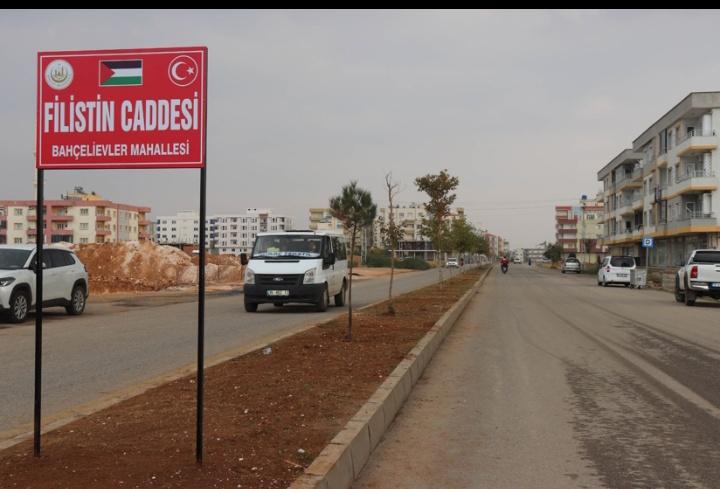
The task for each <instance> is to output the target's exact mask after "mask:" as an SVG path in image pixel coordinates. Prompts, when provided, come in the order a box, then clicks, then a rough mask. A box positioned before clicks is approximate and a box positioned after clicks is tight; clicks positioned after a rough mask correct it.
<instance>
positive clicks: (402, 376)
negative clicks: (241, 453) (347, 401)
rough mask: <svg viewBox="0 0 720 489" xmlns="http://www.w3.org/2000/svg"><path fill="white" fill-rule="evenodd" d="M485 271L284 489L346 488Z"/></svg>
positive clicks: (355, 476) (461, 311)
mask: <svg viewBox="0 0 720 489" xmlns="http://www.w3.org/2000/svg"><path fill="white" fill-rule="evenodd" d="M491 270H492V268H489V269H487V271H486V272H485V274H484V275H483V276H482V277H480V279H478V281H477V282H476V283H475V285H473V286H472V288H471V289H470V290H468V291H467V292H466V293H465V294H464V295H463V296H462V297H461V298H460V300H458V301H457V302H456V303H455V304H454V305H453V306H452V307H451V308H450V309H449V310H447V311H446V312H445V314H443V315H442V317H440V319H438V320H437V322H436V323H435V325H434V326H433V327H432V328H430V330H429V331H428V332H427V334H425V336H423V337H422V338H421V339H420V341H418V343H417V344H416V345H415V347H414V348H413V349H412V350H410V352H409V353H408V354H407V355H406V356H405V358H404V359H403V360H402V361H401V362H400V363H399V364H398V366H397V367H396V368H395V370H393V371H392V373H391V374H390V375H389V376H388V377H387V379H385V382H383V383H382V385H381V386H380V387H378V389H377V390H376V391H375V393H374V394H373V395H372V397H370V399H369V400H368V401H367V403H365V404H364V405H363V406H362V407H361V408H360V410H359V411H358V412H357V413H356V414H355V416H353V418H352V419H351V420H350V421H348V423H347V424H346V425H345V427H344V428H343V429H342V431H340V433H338V434H337V436H335V438H333V439H332V441H330V444H329V445H327V446H326V447H325V448H324V449H323V451H322V452H320V455H318V456H317V458H316V459H315V460H314V461H313V463H312V464H311V465H310V466H309V467H308V468H307V469H305V473H304V474H303V475H301V476H300V477H299V478H298V479H297V480H296V481H295V482H293V484H292V485H291V486H290V488H289V489H311V488H312V489H346V488H348V489H349V488H350V487H351V486H352V483H353V481H354V480H355V479H356V478H357V477H358V475H359V474H360V471H361V470H362V469H363V467H364V466H365V464H366V463H367V461H368V459H369V458H370V454H371V453H372V452H373V450H375V448H376V447H377V445H378V444H379V443H380V440H381V438H382V437H383V435H384V434H385V431H386V430H387V429H388V427H389V426H390V424H391V423H392V421H393V419H395V415H396V414H397V413H398V411H399V410H400V408H401V407H402V405H403V404H404V402H405V400H406V399H407V397H408V396H409V395H410V391H411V390H412V388H413V386H414V385H415V382H417V380H418V379H419V378H420V376H421V375H422V373H423V371H424V370H425V367H426V366H427V365H428V364H429V363H430V360H431V359H432V357H433V355H434V354H435V352H436V351H437V349H438V348H439V346H440V344H441V343H442V342H443V340H444V339H445V337H446V336H447V334H448V332H449V331H450V330H451V329H452V327H453V326H454V325H455V323H456V322H457V320H458V318H459V317H460V315H461V314H462V313H463V311H464V310H465V307H466V306H467V304H468V303H469V302H470V300H471V299H472V298H473V296H474V295H475V294H476V293H477V291H478V290H479V289H480V287H481V286H482V284H483V283H484V282H485V279H486V278H487V276H488V274H489V273H490V271H491Z"/></svg>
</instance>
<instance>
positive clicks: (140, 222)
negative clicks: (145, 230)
mask: <svg viewBox="0 0 720 489" xmlns="http://www.w3.org/2000/svg"><path fill="white" fill-rule="evenodd" d="M152 223H153V222H152V221H149V220H147V219H140V221H138V225H140V226H149V225H151V224H152Z"/></svg>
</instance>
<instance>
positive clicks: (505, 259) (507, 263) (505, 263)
mask: <svg viewBox="0 0 720 489" xmlns="http://www.w3.org/2000/svg"><path fill="white" fill-rule="evenodd" d="M509 266H510V260H508V257H507V256H503V257H502V259H501V260H500V268H502V269H503V271H507V269H508V268H509Z"/></svg>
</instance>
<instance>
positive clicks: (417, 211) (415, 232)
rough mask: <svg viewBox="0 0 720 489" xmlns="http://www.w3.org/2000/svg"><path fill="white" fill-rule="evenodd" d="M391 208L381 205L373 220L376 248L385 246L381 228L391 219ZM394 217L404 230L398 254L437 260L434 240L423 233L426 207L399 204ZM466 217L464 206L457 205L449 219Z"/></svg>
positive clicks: (394, 210)
mask: <svg viewBox="0 0 720 489" xmlns="http://www.w3.org/2000/svg"><path fill="white" fill-rule="evenodd" d="M389 214H390V209H389V208H387V207H381V208H379V209H378V211H377V216H376V217H375V221H374V222H373V233H372V235H373V236H372V238H373V241H372V244H373V246H374V247H376V248H385V244H384V242H383V236H382V233H381V232H380V228H381V227H382V225H383V223H387V222H388V221H389V219H390V216H389ZM393 217H394V219H395V223H396V224H397V225H398V226H399V227H400V228H401V229H402V231H403V239H402V240H400V243H399V244H398V254H399V255H400V256H403V257H417V258H423V259H425V260H435V258H436V255H437V251H436V250H435V249H434V247H433V244H432V241H430V239H429V238H428V237H427V236H424V235H423V234H422V223H423V219H425V218H426V212H425V207H424V206H423V205H422V204H418V203H415V202H412V203H407V204H397V205H395V207H394V208H393ZM463 217H465V210H464V209H463V208H462V207H456V208H454V209H452V210H451V214H450V215H449V216H448V218H447V221H448V222H452V221H454V220H455V219H459V218H463Z"/></svg>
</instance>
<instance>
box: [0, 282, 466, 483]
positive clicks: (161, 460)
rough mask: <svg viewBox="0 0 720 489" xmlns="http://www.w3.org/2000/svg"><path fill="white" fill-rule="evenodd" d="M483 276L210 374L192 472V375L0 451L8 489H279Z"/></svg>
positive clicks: (316, 331)
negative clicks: (39, 450) (198, 459)
mask: <svg viewBox="0 0 720 489" xmlns="http://www.w3.org/2000/svg"><path fill="white" fill-rule="evenodd" d="M479 274H480V271H479V270H474V271H470V272H468V273H466V274H462V275H459V276H458V277H455V278H453V279H451V280H449V281H448V282H446V283H445V284H444V285H442V286H440V285H434V286H430V287H426V288H424V289H420V290H418V291H415V292H411V293H409V294H405V295H403V296H399V297H398V298H397V299H396V301H395V309H396V311H397V313H396V314H395V315H388V314H387V313H386V306H385V305H379V306H376V307H374V308H371V309H367V310H364V311H362V312H359V313H356V315H355V316H354V321H353V322H354V339H353V341H351V342H348V341H344V339H343V338H344V336H345V332H346V324H347V321H346V318H340V319H337V320H335V321H333V322H331V323H328V324H325V325H322V326H318V327H315V328H312V329H310V330H308V331H306V332H303V333H300V334H297V335H295V336H293V337H291V338H288V339H285V340H282V341H279V342H277V343H275V344H273V345H272V351H271V352H269V354H268V353H267V352H263V351H262V350H261V351H255V352H253V353H250V354H247V355H244V356H241V357H238V358H236V359H234V360H231V361H229V362H226V363H223V364H220V365H217V366H215V367H212V368H209V369H207V370H206V377H205V379H206V380H205V382H206V388H205V400H206V404H205V406H206V408H205V458H204V464H203V465H202V466H198V465H197V464H196V463H195V454H194V449H195V392H196V384H195V378H194V377H187V378H183V379H180V380H178V381H175V382H171V383H169V384H166V385H163V386H160V387H158V388H155V389H152V390H150V391H148V392H146V393H144V394H142V395H139V396H137V397H134V398H132V399H129V400H126V401H123V402H121V403H119V404H117V405H115V406H112V407H110V408H108V409H105V410H102V411H99V412H97V413H95V414H93V415H91V416H88V417H86V418H84V419H82V420H79V421H76V422H73V423H71V424H68V425H66V426H64V427H62V428H60V429H58V430H55V431H53V432H51V433H49V434H47V435H45V436H44V439H43V455H42V457H41V458H39V459H35V458H33V456H32V442H31V441H27V442H24V443H22V444H20V445H17V446H15V447H12V448H10V449H7V450H4V451H2V452H0V487H2V488H3V489H6V488H33V489H36V488H53V489H62V488H72V489H75V488H102V489H106V488H146V487H162V488H180V487H182V488H215V487H222V488H263V489H265V488H284V487H288V486H289V485H290V484H291V483H292V481H293V480H294V479H296V478H297V477H298V476H299V475H300V474H301V473H302V471H303V469H304V468H305V467H307V466H308V465H309V464H310V463H311V462H312V460H313V459H314V458H315V457H316V456H317V455H318V454H319V453H320V451H321V450H322V449H323V448H324V447H325V445H326V444H327V443H328V442H329V441H330V440H331V439H332V438H333V437H334V436H335V434H336V433H337V432H338V431H339V430H340V429H341V428H342V427H343V426H344V425H345V423H346V422H347V421H348V420H349V419H350V417H352V415H353V414H354V413H355V412H356V411H357V410H358V409H359V408H360V407H361V406H362V405H363V404H364V403H365V402H366V400H367V399H368V398H369V397H370V395H372V393H373V392H374V391H375V389H377V387H378V386H379V385H380V384H381V383H382V382H383V380H384V379H385V377H386V376H387V375H388V374H389V373H390V372H392V370H393V369H394V368H395V366H396V365H397V364H398V363H399V362H400V361H401V360H402V359H403V358H404V357H405V355H406V354H407V353H408V351H410V349H412V347H413V346H414V345H415V344H416V343H417V341H418V340H419V339H420V338H421V337H422V336H423V335H424V334H425V332H426V331H427V330H428V329H429V328H431V327H432V325H433V324H434V323H435V321H437V319H438V318H439V317H440V316H441V315H442V313H443V312H444V311H446V310H447V309H448V308H449V307H450V306H451V305H452V304H453V303H454V302H456V301H457V300H458V299H459V298H460V297H461V295H462V294H463V293H464V292H466V291H467V290H468V289H469V288H470V287H471V286H472V284H473V283H475V281H476V280H477V279H478V277H479Z"/></svg>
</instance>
